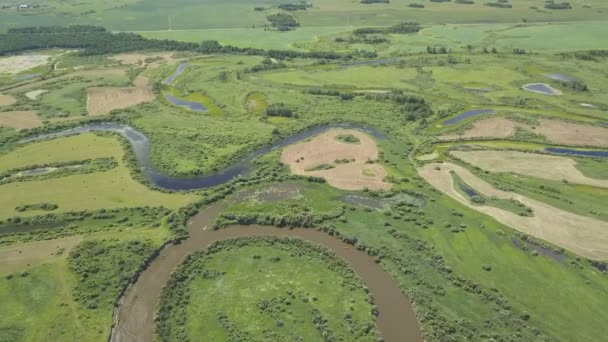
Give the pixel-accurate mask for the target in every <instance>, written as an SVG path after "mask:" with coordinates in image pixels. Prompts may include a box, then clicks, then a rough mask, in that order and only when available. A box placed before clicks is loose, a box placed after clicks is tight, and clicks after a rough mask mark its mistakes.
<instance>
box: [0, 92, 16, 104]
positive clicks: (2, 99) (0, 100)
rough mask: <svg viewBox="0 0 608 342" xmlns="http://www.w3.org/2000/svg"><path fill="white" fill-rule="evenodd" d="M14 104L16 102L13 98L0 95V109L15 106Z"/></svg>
mask: <svg viewBox="0 0 608 342" xmlns="http://www.w3.org/2000/svg"><path fill="white" fill-rule="evenodd" d="M15 102H17V100H15V98H13V97H12V96H8V95H4V94H0V107H2V106H10V105H13V104H15Z"/></svg>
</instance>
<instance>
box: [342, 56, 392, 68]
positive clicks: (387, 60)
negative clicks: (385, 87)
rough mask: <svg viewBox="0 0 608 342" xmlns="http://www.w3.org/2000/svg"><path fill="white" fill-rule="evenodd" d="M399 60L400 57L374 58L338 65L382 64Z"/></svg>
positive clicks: (347, 66) (343, 66) (346, 66)
mask: <svg viewBox="0 0 608 342" xmlns="http://www.w3.org/2000/svg"><path fill="white" fill-rule="evenodd" d="M399 61H401V58H385V59H375V60H373V61H359V62H352V63H345V64H340V67H342V68H349V67H354V66H363V65H383V64H392V63H397V62H399Z"/></svg>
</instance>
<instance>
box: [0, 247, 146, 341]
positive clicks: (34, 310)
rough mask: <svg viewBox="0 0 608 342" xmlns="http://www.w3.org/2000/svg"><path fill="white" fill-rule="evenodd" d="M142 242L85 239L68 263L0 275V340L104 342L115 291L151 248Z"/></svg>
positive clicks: (108, 330)
mask: <svg viewBox="0 0 608 342" xmlns="http://www.w3.org/2000/svg"><path fill="white" fill-rule="evenodd" d="M135 241H136V242H135ZM144 241H145V242H143V243H142V242H140V241H139V240H137V239H134V240H128V238H127V240H125V241H123V242H118V240H94V241H87V242H83V243H81V245H79V246H77V247H76V248H75V249H74V250H73V251H72V252H71V254H70V258H69V259H68V260H64V259H61V260H59V261H56V262H53V263H47V264H42V265H39V266H35V267H33V268H31V269H28V270H27V271H24V272H23V273H14V274H11V275H10V276H6V275H5V276H3V277H2V279H0V299H1V300H2V303H3V305H2V307H1V308H0V313H1V315H0V336H3V337H4V336H7V335H8V336H14V337H17V338H10V337H7V340H8V341H15V340H19V341H41V340H48V339H52V340H56V341H58V340H84V341H104V340H107V338H108V336H109V334H110V329H111V324H112V313H113V308H114V301H115V300H116V299H117V298H118V295H119V293H120V289H121V288H122V287H123V286H124V285H125V284H126V282H128V281H129V279H130V277H131V276H132V274H133V273H134V272H135V271H136V270H137V268H138V267H139V266H140V264H141V263H142V261H143V260H144V259H145V258H147V256H148V255H149V254H150V253H151V251H152V248H154V247H155V246H156V245H153V244H152V243H151V242H149V241H147V240H144ZM118 259H120V260H122V262H121V263H120V264H118V263H116V262H115V261H116V260H118ZM102 285H103V286H102ZM85 297H86V298H85ZM93 304H94V305H93Z"/></svg>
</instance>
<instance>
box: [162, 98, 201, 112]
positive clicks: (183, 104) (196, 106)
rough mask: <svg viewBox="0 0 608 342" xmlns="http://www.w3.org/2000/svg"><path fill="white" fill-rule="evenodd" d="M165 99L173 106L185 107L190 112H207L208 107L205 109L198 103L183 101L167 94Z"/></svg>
mask: <svg viewBox="0 0 608 342" xmlns="http://www.w3.org/2000/svg"><path fill="white" fill-rule="evenodd" d="M165 98H166V99H167V101H169V102H171V103H172V104H174V105H176V106H179V107H185V108H188V109H190V110H193V111H197V112H206V111H207V107H205V106H204V105H203V104H201V103H198V102H194V101H188V100H182V99H180V98H177V97H175V96H173V95H171V94H165Z"/></svg>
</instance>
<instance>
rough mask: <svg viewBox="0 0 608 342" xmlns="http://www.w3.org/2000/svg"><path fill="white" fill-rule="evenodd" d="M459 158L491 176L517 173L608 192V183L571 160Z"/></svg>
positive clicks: (480, 154) (506, 155)
mask: <svg viewBox="0 0 608 342" xmlns="http://www.w3.org/2000/svg"><path fill="white" fill-rule="evenodd" d="M450 154H451V155H453V156H454V157H456V158H459V159H461V160H464V161H465V162H467V163H469V164H472V165H475V166H478V167H480V168H482V169H484V170H487V171H491V172H514V173H519V174H522V175H526V176H532V177H538V178H544V179H551V180H557V181H561V180H567V181H568V182H570V183H576V184H585V185H591V186H596V187H602V188H608V180H601V179H593V178H589V177H587V176H585V175H584V174H583V173H582V172H581V171H580V170H579V169H577V168H576V162H575V161H574V160H573V159H570V158H568V157H559V156H550V155H545V154H538V153H526V152H518V151H452V152H450Z"/></svg>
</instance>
